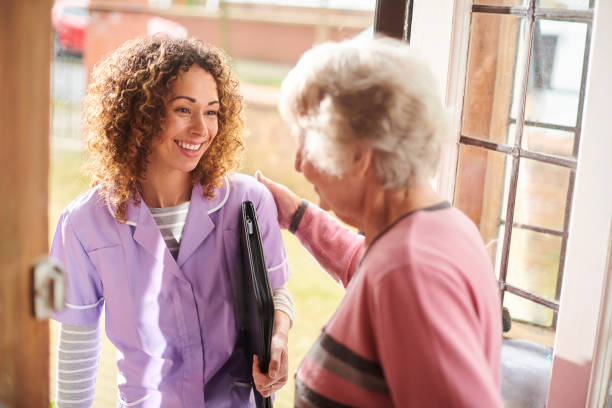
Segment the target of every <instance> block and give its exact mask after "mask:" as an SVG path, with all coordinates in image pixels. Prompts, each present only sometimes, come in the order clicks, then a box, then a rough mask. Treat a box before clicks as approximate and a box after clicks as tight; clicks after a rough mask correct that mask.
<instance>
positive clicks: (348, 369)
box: [309, 332, 389, 393]
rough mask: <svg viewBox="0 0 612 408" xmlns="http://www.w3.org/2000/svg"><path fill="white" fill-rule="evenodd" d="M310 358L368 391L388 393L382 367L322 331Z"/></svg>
mask: <svg viewBox="0 0 612 408" xmlns="http://www.w3.org/2000/svg"><path fill="white" fill-rule="evenodd" d="M309 356H310V358H311V359H312V361H313V362H314V363H316V364H317V365H318V366H319V367H321V368H322V369H323V370H327V371H329V372H330V373H332V374H335V375H337V376H338V377H341V378H344V379H345V380H346V381H348V382H351V383H353V384H354V385H356V386H358V387H360V388H363V389H365V390H368V391H374V392H380V393H388V392H389V388H388V387H387V383H386V381H385V377H384V375H383V372H382V368H381V367H380V365H379V364H378V363H376V362H373V361H370V360H366V359H365V358H363V357H361V356H359V355H357V354H355V352H353V351H352V350H350V349H348V348H347V347H346V346H344V345H342V344H340V343H338V342H337V341H336V340H334V339H333V338H332V337H330V336H329V335H328V334H327V333H325V332H323V333H321V335H320V336H319V339H318V341H317V342H316V343H315V345H314V346H313V348H312V350H311V351H310V353H309Z"/></svg>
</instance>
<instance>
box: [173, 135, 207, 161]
mask: <svg viewBox="0 0 612 408" xmlns="http://www.w3.org/2000/svg"><path fill="white" fill-rule="evenodd" d="M174 143H175V144H176V145H177V146H178V148H179V150H180V151H181V152H182V153H184V154H186V155H187V156H189V157H194V156H199V155H200V150H202V146H204V143H190V142H185V141H182V140H176V139H175V140H174Z"/></svg>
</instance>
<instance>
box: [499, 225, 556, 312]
mask: <svg viewBox="0 0 612 408" xmlns="http://www.w3.org/2000/svg"><path fill="white" fill-rule="evenodd" d="M561 240H562V239H561V237H560V236H556V235H550V234H543V233H540V232H534V231H529V230H524V229H520V228H513V229H512V240H511V242H510V256H509V261H508V273H507V275H506V281H507V282H508V283H509V284H510V285H512V286H516V287H518V288H520V289H523V290H525V291H527V292H530V293H533V294H535V295H538V296H542V297H545V298H547V299H554V298H555V291H556V285H557V275H558V271H559V255H560V252H561ZM525 316H528V317H525V318H524V319H525V320H529V321H533V322H534V323H538V324H544V323H542V322H541V321H539V320H538V319H539V318H540V317H541V316H539V315H525ZM546 324H549V323H546Z"/></svg>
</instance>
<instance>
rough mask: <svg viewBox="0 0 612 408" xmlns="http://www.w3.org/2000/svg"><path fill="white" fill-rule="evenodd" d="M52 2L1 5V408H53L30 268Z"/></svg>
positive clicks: (38, 227) (39, 243) (14, 0)
mask: <svg viewBox="0 0 612 408" xmlns="http://www.w3.org/2000/svg"><path fill="white" fill-rule="evenodd" d="M51 5H52V0H2V1H0V268H1V270H0V407H3V408H4V407H48V406H49V325H48V321H36V320H35V319H34V317H33V314H32V307H31V303H32V302H31V273H30V262H31V261H32V260H33V259H34V258H36V257H38V256H40V255H43V254H46V253H47V252H48V232H47V179H48V170H49V112H50V104H49V100H50V97H49V93H50V92H49V89H50V88H49V86H50V85H49V74H50V61H51V44H52V42H51V18H50V10H51Z"/></svg>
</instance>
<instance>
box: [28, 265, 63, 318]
mask: <svg viewBox="0 0 612 408" xmlns="http://www.w3.org/2000/svg"><path fill="white" fill-rule="evenodd" d="M32 272H33V275H34V276H33V280H32V282H33V291H32V292H33V302H34V303H33V308H34V317H36V318H37V319H39V320H44V319H47V318H49V317H50V316H51V314H52V313H53V312H58V311H60V310H62V309H63V308H64V296H65V292H66V271H65V270H64V268H63V267H62V266H61V265H60V264H59V263H57V262H56V261H55V260H53V259H52V258H49V257H42V258H40V259H38V260H36V261H35V262H34V263H33V265H32Z"/></svg>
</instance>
